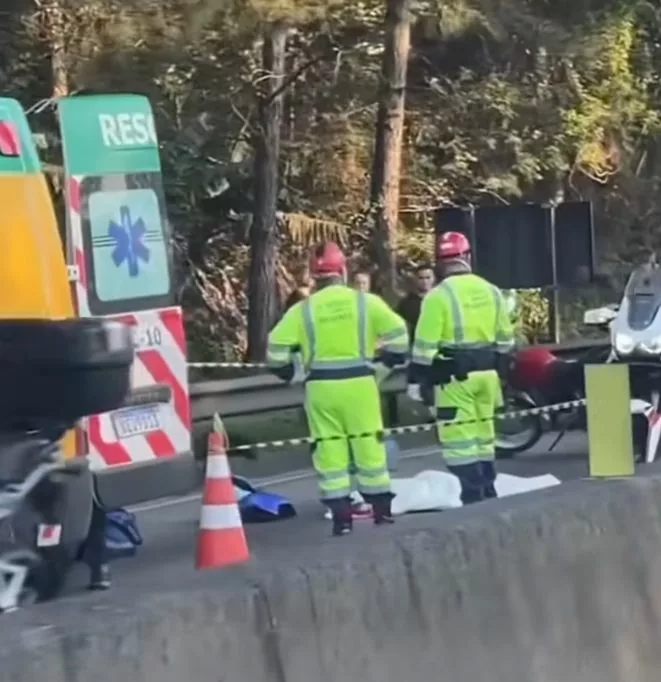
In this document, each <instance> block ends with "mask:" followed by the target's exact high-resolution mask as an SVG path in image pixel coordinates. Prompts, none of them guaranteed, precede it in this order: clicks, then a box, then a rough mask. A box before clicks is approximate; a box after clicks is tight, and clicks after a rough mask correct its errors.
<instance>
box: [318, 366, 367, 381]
mask: <svg viewBox="0 0 661 682" xmlns="http://www.w3.org/2000/svg"><path fill="white" fill-rule="evenodd" d="M370 376H374V369H373V368H372V367H370V366H369V365H363V366H360V367H327V368H324V369H311V370H310V373H309V374H308V376H307V379H306V381H332V380H337V379H357V378H359V377H370Z"/></svg>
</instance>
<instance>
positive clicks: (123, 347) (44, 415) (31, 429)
mask: <svg viewBox="0 0 661 682" xmlns="http://www.w3.org/2000/svg"><path fill="white" fill-rule="evenodd" d="M133 353H134V351H133V341H132V337H131V333H130V330H129V329H128V327H126V326H125V325H123V324H121V323H118V322H110V321H107V320H98V319H84V320H83V319H77V320H59V321H51V320H2V321H0V374H1V375H2V379H3V380H2V386H0V612H6V611H11V610H15V609H16V608H18V607H20V606H21V605H24V604H28V603H31V602H35V601H43V600H47V599H51V598H53V597H55V596H57V594H58V593H59V592H60V591H61V589H62V587H63V585H64V582H65V579H66V577H67V574H68V572H69V570H70V568H71V566H72V564H73V563H74V562H75V561H76V559H77V558H78V556H79V555H80V551H81V548H82V546H83V545H84V543H85V540H86V539H87V536H88V532H89V528H90V522H91V516H92V505H93V481H92V474H91V472H90V470H89V468H88V465H87V461H86V459H85V458H83V457H76V458H73V459H65V457H64V454H63V452H62V448H61V446H60V440H61V439H62V437H63V436H64V434H65V433H66V432H68V431H69V430H70V429H71V428H73V427H74V425H75V424H76V423H77V422H78V420H79V419H81V418H83V417H86V416H90V415H92V414H99V413H103V412H108V411H111V410H115V409H117V408H119V407H121V406H122V405H123V404H124V403H125V400H126V397H127V395H128V394H129V388H130V368H131V365H132V362H133Z"/></svg>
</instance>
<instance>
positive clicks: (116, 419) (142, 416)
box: [112, 406, 161, 440]
mask: <svg viewBox="0 0 661 682" xmlns="http://www.w3.org/2000/svg"><path fill="white" fill-rule="evenodd" d="M112 423H113V427H114V429H115V433H116V434H117V438H119V439H120V440H121V439H123V438H131V436H141V435H142V434H144V433H151V432H152V431H159V430H160V428H161V420H160V418H159V414H158V407H156V406H154V407H136V408H132V409H130V410H121V411H120V412H116V413H115V414H113V415H112Z"/></svg>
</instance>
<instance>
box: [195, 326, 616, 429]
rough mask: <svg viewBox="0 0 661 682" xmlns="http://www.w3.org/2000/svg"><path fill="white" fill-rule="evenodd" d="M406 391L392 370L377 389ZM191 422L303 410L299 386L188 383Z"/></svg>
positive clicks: (585, 346)
mask: <svg viewBox="0 0 661 682" xmlns="http://www.w3.org/2000/svg"><path fill="white" fill-rule="evenodd" d="M608 345H610V344H609V342H608V341H602V340H598V339H595V340H592V341H587V340H583V339H581V340H577V341H575V342H568V343H562V344H558V345H550V346H548V347H549V348H550V349H551V350H553V352H554V353H556V354H558V355H559V356H571V355H574V354H580V353H582V352H585V351H588V350H590V349H596V348H605V347H606V346H608ZM405 390H406V378H405V372H404V371H403V370H396V371H395V372H393V373H392V375H391V376H389V377H388V378H387V379H386V380H385V381H384V382H383V384H382V386H381V392H382V393H384V394H385V396H386V397H388V396H396V395H397V394H400V393H403V392H404V391H405ZM190 398H191V408H192V416H193V421H194V422H203V421H206V420H209V419H211V418H212V417H213V415H214V413H215V412H218V413H220V414H221V415H222V416H223V417H224V418H227V417H239V416H245V415H251V414H264V413H267V412H277V411H279V410H287V409H292V408H297V407H298V408H300V407H302V406H303V386H302V384H295V385H290V384H287V383H284V382H283V381H280V379H278V378H277V377H275V376H273V375H271V374H264V373H261V374H257V375H251V376H246V377H243V378H235V379H217V380H212V381H197V382H195V381H194V382H192V383H191V387H190Z"/></svg>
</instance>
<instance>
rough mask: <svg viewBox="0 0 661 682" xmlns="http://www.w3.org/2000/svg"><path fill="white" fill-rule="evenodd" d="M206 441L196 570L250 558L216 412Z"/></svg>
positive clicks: (224, 432)
mask: <svg viewBox="0 0 661 682" xmlns="http://www.w3.org/2000/svg"><path fill="white" fill-rule="evenodd" d="M208 443H209V444H208V448H207V450H208V451H207V468H206V477H205V480H204V494H203V496H202V513H201V516H200V532H199V535H198V539H197V556H196V559H195V568H197V569H198V570H201V569H207V568H220V567H221V566H228V565H229V564H237V563H240V562H242V561H247V560H248V559H249V558H250V551H249V550H248V543H247V541H246V536H245V533H244V531H243V523H242V522H241V514H240V512H239V507H238V504H237V500H236V493H235V492H234V485H233V483H232V472H231V471H230V465H229V459H228V457H227V448H228V440H227V433H226V431H225V427H224V426H223V422H222V420H221V418H220V417H219V416H218V415H217V414H216V415H214V418H213V430H212V431H211V433H210V434H209V441H208Z"/></svg>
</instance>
